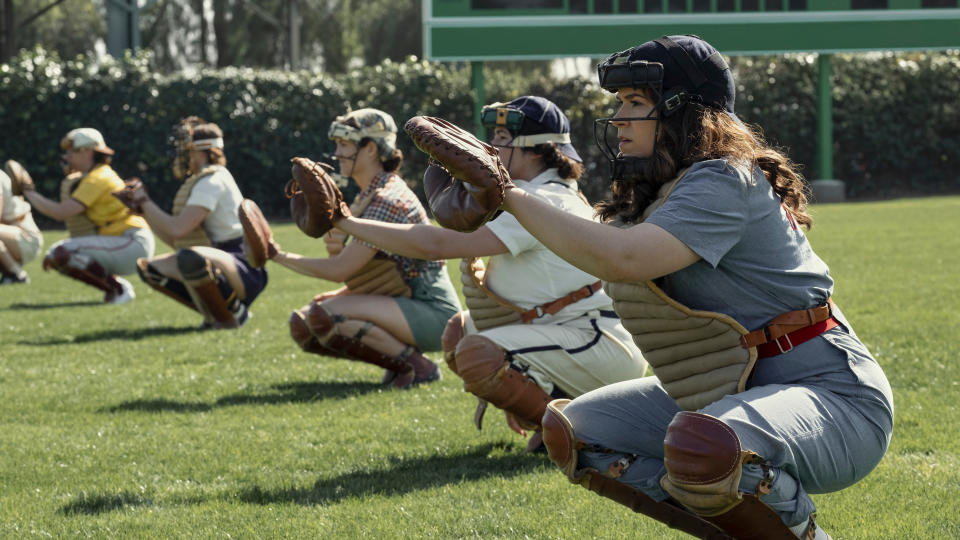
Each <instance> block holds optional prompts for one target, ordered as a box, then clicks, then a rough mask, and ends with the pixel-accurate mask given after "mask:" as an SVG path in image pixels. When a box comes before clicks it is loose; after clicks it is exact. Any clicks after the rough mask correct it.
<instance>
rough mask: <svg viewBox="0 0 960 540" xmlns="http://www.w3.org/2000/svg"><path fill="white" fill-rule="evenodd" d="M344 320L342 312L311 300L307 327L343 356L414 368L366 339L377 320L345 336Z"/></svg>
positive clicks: (395, 367)
mask: <svg viewBox="0 0 960 540" xmlns="http://www.w3.org/2000/svg"><path fill="white" fill-rule="evenodd" d="M343 320H344V319H343V318H342V317H341V316H335V315H331V314H330V312H328V311H327V310H326V308H324V307H323V306H321V305H320V304H319V303H316V302H314V303H312V304H310V309H309V310H308V311H307V317H306V321H307V327H308V329H309V331H310V333H311V334H312V335H313V336H314V337H315V338H316V340H317V343H319V344H320V345H323V346H324V347H326V348H328V349H331V350H333V351H335V352H336V353H337V354H339V355H341V356H343V357H346V358H349V359H351V360H359V361H361V362H366V363H368V364H373V365H375V366H380V367H382V368H384V369H389V370H390V371H395V372H397V373H404V372H407V371H409V370H411V369H412V366H411V365H410V364H409V363H408V362H407V361H406V359H405V358H402V357H399V356H398V357H393V356H387V355H385V354H383V353H381V352H380V351H378V350H376V349H374V348H373V347H370V346H369V345H366V344H364V343H363V341H362V338H363V335H364V334H366V333H367V331H369V329H370V327H372V326H373V323H371V322H368V323H367V324H366V325H365V326H364V328H363V329H361V330H360V332H357V333H356V334H355V335H353V336H344V335H341V334H340V333H339V332H338V328H337V327H338V326H339V323H341V322H343ZM294 339H296V338H294Z"/></svg>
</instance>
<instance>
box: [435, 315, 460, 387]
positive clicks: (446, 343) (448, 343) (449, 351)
mask: <svg viewBox="0 0 960 540" xmlns="http://www.w3.org/2000/svg"><path fill="white" fill-rule="evenodd" d="M464 334H466V329H465V328H464V327H463V312H462V311H460V312H457V313H456V314H454V316H453V317H450V319H449V320H448V321H447V326H445V327H444V329H443V334H442V335H441V336H440V343H441V344H442V345H443V359H444V361H446V362H447V366H448V367H449V368H450V371H452V372H454V373H456V374H457V375H459V374H460V372H459V371H457V354H456V352H457V344H458V343H460V340H461V339H463V336H464Z"/></svg>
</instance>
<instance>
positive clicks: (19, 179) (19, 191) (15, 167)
mask: <svg viewBox="0 0 960 540" xmlns="http://www.w3.org/2000/svg"><path fill="white" fill-rule="evenodd" d="M3 170H4V171H5V172H6V173H7V176H9V177H10V180H11V185H10V191H12V192H13V194H14V195H23V192H24V191H31V190H33V189H34V185H33V178H31V177H30V173H28V172H27V170H26V169H24V168H23V165H21V164H20V163H18V162H16V161H14V160H12V159H8V160H7V162H6V163H4V164H3Z"/></svg>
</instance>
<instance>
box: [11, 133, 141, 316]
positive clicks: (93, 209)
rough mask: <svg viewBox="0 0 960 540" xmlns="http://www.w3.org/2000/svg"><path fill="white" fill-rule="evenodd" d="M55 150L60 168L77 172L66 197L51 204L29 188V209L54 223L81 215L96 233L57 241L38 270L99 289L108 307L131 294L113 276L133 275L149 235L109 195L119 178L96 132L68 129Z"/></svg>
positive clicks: (119, 184) (118, 184)
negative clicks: (58, 150) (61, 163)
mask: <svg viewBox="0 0 960 540" xmlns="http://www.w3.org/2000/svg"><path fill="white" fill-rule="evenodd" d="M60 147H61V148H62V149H63V150H64V153H63V160H64V162H65V163H66V167H67V168H69V169H72V170H74V171H78V172H80V173H81V174H83V177H82V178H81V179H80V181H79V182H77V184H76V187H75V188H74V190H73V193H72V194H71V196H70V198H69V199H65V200H63V201H60V202H57V201H53V200H51V199H48V198H47V197H44V196H43V195H41V194H40V193H38V192H37V191H36V190H35V189H29V190H27V191H25V192H24V196H25V197H26V198H27V200H28V201H30V204H32V205H33V208H34V209H35V210H37V211H39V212H40V213H43V214H46V215H47V216H49V217H51V218H53V219H56V220H59V221H66V220H67V219H68V218H70V217H73V216H75V215H78V214H84V215H85V216H86V217H87V218H88V219H89V220H90V221H92V222H93V224H94V225H95V226H96V228H97V234H95V235H92V236H83V237H79V238H69V239H66V240H61V241H60V242H57V243H56V244H54V245H53V246H52V247H51V248H50V251H49V252H47V256H46V257H45V258H44V259H43V269H44V270H48V269H50V268H53V269H55V270H57V271H58V272H60V273H61V274H64V275H66V276H69V277H71V278H73V279H76V280H79V281H82V282H84V283H86V284H88V285H92V286H93V287H96V288H98V289H100V290H102V291H103V292H104V302H106V303H108V304H124V303H127V302H129V301H130V300H133V297H134V296H135V295H134V291H133V286H132V285H131V284H130V282H129V281H127V280H125V279H123V278H122V277H119V275H118V274H120V275H126V274H132V273H134V272H136V271H137V259H138V258H140V257H151V256H153V250H154V238H153V233H152V232H151V231H150V227H149V226H148V225H147V222H146V221H145V220H144V219H143V218H142V217H140V216H137V215H134V214H132V213H131V212H130V211H129V210H128V209H127V207H126V206H124V205H123V203H121V202H120V201H119V200H117V198H116V197H114V196H113V195H112V194H111V193H112V192H114V191H119V190H121V189H123V180H121V179H120V177H119V176H118V175H117V173H116V172H115V171H114V170H113V169H112V168H111V167H110V161H111V159H112V156H113V149H111V148H110V147H109V146H107V144H106V142H105V141H104V140H103V135H101V134H100V132H99V131H97V130H96V129H93V128H89V127H83V128H77V129H74V130H72V131H70V132H69V133H67V135H66V136H65V137H64V138H63V140H61V141H60Z"/></svg>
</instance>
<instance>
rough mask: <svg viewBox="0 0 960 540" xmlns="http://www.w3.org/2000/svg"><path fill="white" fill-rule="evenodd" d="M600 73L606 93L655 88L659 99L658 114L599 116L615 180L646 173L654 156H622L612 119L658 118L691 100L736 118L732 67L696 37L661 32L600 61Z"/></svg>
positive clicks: (598, 134)
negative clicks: (614, 141)
mask: <svg viewBox="0 0 960 540" xmlns="http://www.w3.org/2000/svg"><path fill="white" fill-rule="evenodd" d="M597 76H598V78H599V82H600V86H601V87H602V88H603V89H604V90H607V91H608V92H616V91H617V90H618V89H620V88H644V89H649V90H650V91H651V92H652V93H653V99H654V101H655V106H654V109H653V111H654V112H655V113H656V114H655V115H654V114H653V113H651V115H650V116H648V117H644V118H599V119H597V120H596V121H595V123H594V137H595V138H596V140H597V145H598V146H599V147H600V150H601V152H603V154H604V155H605V156H606V157H607V159H608V160H609V161H610V173H611V177H612V179H614V180H629V179H635V178H638V177H640V176H642V175H643V174H644V171H645V170H646V169H647V167H648V163H649V161H650V159H649V158H648V157H636V156H622V155H620V154H619V153H618V152H617V151H616V150H615V147H614V146H612V145H611V144H610V143H609V142H608V137H607V131H608V128H609V127H610V125H611V123H612V122H614V121H617V122H626V121H654V122H658V123H659V122H660V121H661V120H662V119H663V118H668V117H670V116H672V115H673V114H675V113H676V112H677V111H680V110H682V109H683V108H684V106H685V105H686V104H687V103H690V102H695V103H700V104H702V105H704V106H706V107H713V108H716V109H720V110H724V111H726V112H727V113H728V114H730V115H731V116H734V118H736V116H735V115H734V110H733V106H734V101H735V99H736V88H735V86H734V83H733V76H732V75H731V73H730V66H728V65H727V62H726V61H725V60H724V59H723V56H721V55H720V53H719V52H718V51H717V50H716V49H714V48H713V47H712V46H711V45H710V44H709V43H707V42H706V41H704V40H702V39H700V38H699V37H697V36H693V35H684V36H663V37H660V38H657V39H654V40H651V41H647V42H646V43H643V44H641V45H637V46H636V47H633V48H631V49H627V50H625V51H621V52H618V53H614V54H612V55H610V57H609V58H607V59H606V60H604V61H603V62H601V63H600V64H598V65H597ZM657 127H659V125H658V126H657ZM657 131H658V130H657ZM657 131H655V132H657Z"/></svg>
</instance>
